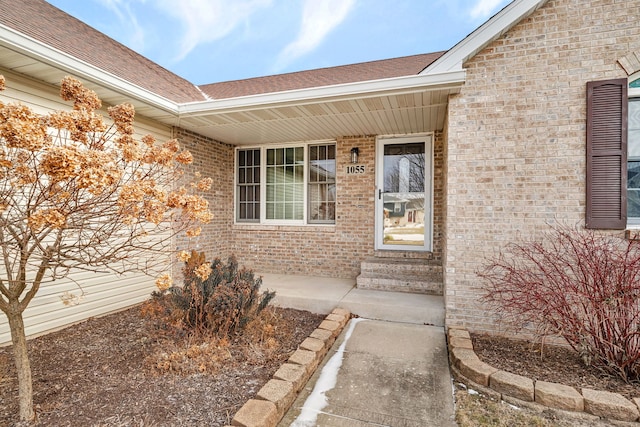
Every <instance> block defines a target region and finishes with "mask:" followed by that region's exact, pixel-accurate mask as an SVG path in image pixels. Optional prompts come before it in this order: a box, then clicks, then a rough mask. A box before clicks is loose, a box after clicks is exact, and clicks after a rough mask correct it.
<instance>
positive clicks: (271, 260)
mask: <svg viewBox="0 0 640 427" xmlns="http://www.w3.org/2000/svg"><path fill="white" fill-rule="evenodd" d="M176 136H177V137H178V139H179V140H180V141H181V142H182V143H183V144H184V145H185V146H186V148H188V149H189V150H191V152H192V153H193V155H194V164H193V167H192V169H193V170H199V171H201V173H202V174H203V175H204V176H211V177H212V178H213V180H214V186H213V188H212V190H211V192H210V194H208V195H207V199H208V200H209V203H210V205H211V208H212V210H213V213H214V219H213V221H212V223H211V224H209V225H207V226H206V227H205V228H204V231H203V234H202V236H200V237H199V238H198V239H195V240H194V241H193V242H192V243H193V245H192V246H196V247H197V248H199V250H203V251H205V253H206V254H207V257H208V258H213V257H222V258H223V259H224V258H226V257H227V256H229V255H230V254H235V255H236V257H237V258H238V261H239V262H240V263H241V264H242V265H245V266H247V267H249V268H251V269H253V270H255V271H259V272H265V273H283V274H302V275H319V276H328V277H344V278H355V277H356V276H357V275H358V274H359V273H360V262H361V261H362V260H364V259H366V258H368V257H371V256H374V254H375V255H378V256H394V257H423V258H424V257H428V258H433V259H435V260H441V259H442V238H441V236H442V228H443V225H444V222H443V214H442V210H443V207H444V204H443V185H444V179H443V165H444V163H443V142H442V141H443V138H442V135H441V133H437V134H436V135H435V138H434V174H435V179H434V194H435V201H434V250H433V253H428V254H424V253H416V252H400V251H382V252H377V253H375V252H374V237H375V236H374V232H375V154H376V153H375V150H376V138H375V137H374V136H354V137H342V138H338V139H337V141H336V198H337V200H336V223H335V225H308V226H288V225H277V226H276V225H258V224H234V200H233V194H234V189H233V177H234V148H233V147H232V146H230V145H227V144H223V143H219V142H216V141H213V140H211V139H208V138H203V137H201V136H198V135H196V134H194V133H191V132H188V131H184V130H180V129H177V130H176ZM353 147H358V149H359V153H360V155H359V165H361V166H364V168H365V173H363V174H347V171H346V168H347V166H349V165H351V163H350V156H351V148H353ZM177 246H178V247H180V246H186V242H184V241H182V242H177Z"/></svg>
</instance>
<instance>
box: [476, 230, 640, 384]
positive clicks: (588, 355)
mask: <svg viewBox="0 0 640 427" xmlns="http://www.w3.org/2000/svg"><path fill="white" fill-rule="evenodd" d="M478 274H479V276H480V277H482V278H483V279H484V284H483V287H484V291H485V295H484V297H483V299H484V300H485V301H487V302H489V303H490V304H491V305H492V306H493V308H495V309H496V311H497V312H498V313H499V314H500V316H501V319H502V320H503V321H506V322H508V323H509V324H510V325H512V326H514V327H516V328H527V329H529V330H531V329H532V330H533V332H534V334H535V335H536V336H537V338H539V339H540V340H543V339H544V338H545V337H547V336H551V335H556V336H560V337H562V338H564V339H565V340H566V341H567V343H568V344H569V345H570V346H571V347H572V348H573V349H574V350H575V351H576V352H577V353H578V354H579V355H580V356H581V358H582V360H583V362H584V363H585V364H586V365H593V366H595V367H598V368H600V369H602V370H603V371H605V372H607V373H610V374H615V375H618V376H619V377H620V378H622V379H623V380H624V381H626V382H634V381H638V380H640V242H638V241H634V240H626V239H623V238H620V237H617V236H613V235H608V234H603V233H598V232H595V231H593V230H585V229H580V228H578V227H567V226H562V225H554V226H552V227H551V229H550V230H549V231H548V232H547V233H546V234H545V236H544V238H543V239H541V240H539V241H524V242H519V243H512V244H510V245H508V246H507V247H506V248H504V249H503V250H502V251H501V253H500V254H499V255H498V256H497V257H496V258H494V259H491V260H489V261H488V263H487V265H486V266H485V268H484V269H483V270H482V271H480V272H479V273H478Z"/></svg>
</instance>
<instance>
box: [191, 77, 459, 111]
mask: <svg viewBox="0 0 640 427" xmlns="http://www.w3.org/2000/svg"><path fill="white" fill-rule="evenodd" d="M465 76H466V71H465V70H456V71H450V72H447V73H438V74H429V75H415V76H406V77H394V78H390V79H381V80H371V81H366V82H357V83H345V84H340V85H333V86H324V87H313V88H306V89H296V90H289V91H283V92H273V93H265V94H258V95H248V96H241V97H236V98H229V99H218V100H212V101H203V102H194V103H187V104H181V105H180V106H179V110H180V115H181V116H182V117H186V116H191V117H193V116H199V115H206V114H210V113H217V112H223V111H224V112H229V111H242V110H248V109H255V108H261V107H264V108H268V107H272V106H275V105H299V104H304V103H309V102H314V101H322V100H330V99H331V100H334V99H340V98H349V97H371V96H377V95H382V94H384V93H396V94H400V93H403V92H404V93H408V92H415V91H417V90H430V89H432V90H435V89H443V88H448V87H449V88H455V87H460V86H462V85H463V84H464V82H465Z"/></svg>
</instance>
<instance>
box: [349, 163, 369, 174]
mask: <svg viewBox="0 0 640 427" xmlns="http://www.w3.org/2000/svg"><path fill="white" fill-rule="evenodd" d="M364 171H365V168H364V165H351V166H347V175H356V174H363V173H364Z"/></svg>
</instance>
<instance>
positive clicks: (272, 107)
mask: <svg viewBox="0 0 640 427" xmlns="http://www.w3.org/2000/svg"><path fill="white" fill-rule="evenodd" d="M54 53H55V52H54ZM47 54H48V52H47ZM56 55H57V53H55V54H51V55H48V56H47V55H40V54H34V53H33V52H27V51H26V50H23V49H19V48H17V47H16V46H15V45H12V44H11V43H7V42H6V39H3V40H1V41H0V58H1V59H0V70H1V69H5V70H7V71H10V72H14V73H17V74H21V75H24V76H28V78H30V79H36V80H39V81H41V82H44V83H46V84H47V85H50V86H59V84H60V81H61V80H62V78H63V77H64V76H66V75H70V74H71V75H75V76H76V77H78V78H79V79H80V80H82V81H83V83H85V85H86V86H87V87H88V88H90V89H93V90H95V91H96V92H97V93H98V95H99V96H100V98H101V99H102V100H103V103H104V104H105V106H108V105H115V104H119V103H122V102H129V103H131V104H133V105H134V107H135V108H136V114H137V115H142V116H146V117H148V118H150V119H153V120H157V121H158V122H160V123H164V124H166V125H168V126H180V127H182V128H184V129H187V130H189V131H192V132H195V133H198V134H200V135H203V136H207V137H210V138H213V139H215V140H218V141H221V142H225V143H228V144H233V145H250V144H268V143H285V142H297V141H305V140H325V139H334V138H337V137H341V136H352V135H395V134H410V133H420V132H431V131H437V130H441V129H442V128H443V126H444V119H445V114H446V107H447V102H448V98H449V96H450V95H452V94H455V93H458V92H459V91H460V87H461V86H462V85H463V84H464V83H463V82H464V74H463V73H460V72H458V73H444V74H439V75H431V76H429V75H427V76H424V75H423V76H409V77H406V78H400V79H387V80H379V81H372V82H360V83H355V84H346V85H338V86H328V87H320V88H311V89H305V90H300V91H288V92H280V93H272V94H264V95H258V96H247V97H240V98H232V99H218V100H208V101H202V102H196V103H187V104H178V103H175V102H173V101H171V100H168V99H166V98H163V97H161V96H158V95H156V94H153V93H150V92H148V91H146V90H144V89H142V88H139V87H137V86H134V85H131V84H129V83H127V82H125V81H123V80H122V79H120V78H118V77H117V76H113V75H109V74H105V73H104V72H102V70H99V69H97V68H95V67H93V66H91V65H89V64H86V63H81V62H78V63H70V62H72V60H68V57H66V56H60V57H59V58H58V57H57V56H56Z"/></svg>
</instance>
